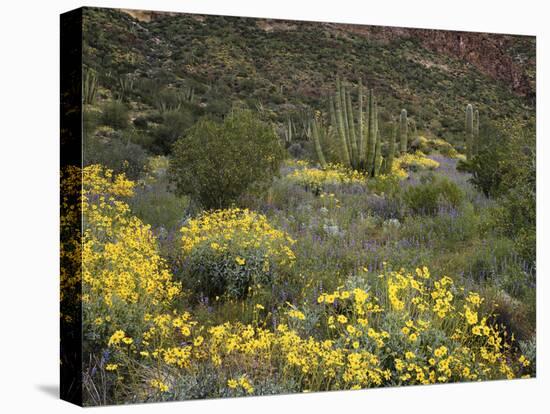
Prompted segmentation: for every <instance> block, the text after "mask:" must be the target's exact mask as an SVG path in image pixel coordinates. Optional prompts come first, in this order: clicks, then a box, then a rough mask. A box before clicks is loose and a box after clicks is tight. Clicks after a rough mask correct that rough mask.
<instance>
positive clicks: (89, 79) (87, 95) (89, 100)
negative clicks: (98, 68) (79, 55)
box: [82, 69, 98, 105]
mask: <svg viewBox="0 0 550 414" xmlns="http://www.w3.org/2000/svg"><path fill="white" fill-rule="evenodd" d="M97 84H98V82H97V75H96V73H95V71H94V70H92V69H84V76H83V82H82V100H83V102H84V104H88V105H91V104H93V103H94V102H95V98H96V95H97Z"/></svg>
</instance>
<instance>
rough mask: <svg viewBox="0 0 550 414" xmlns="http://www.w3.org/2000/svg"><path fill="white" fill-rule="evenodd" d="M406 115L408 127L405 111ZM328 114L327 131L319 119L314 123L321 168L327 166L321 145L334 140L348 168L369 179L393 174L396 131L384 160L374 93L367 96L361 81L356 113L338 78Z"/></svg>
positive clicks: (350, 97) (313, 129) (316, 148)
mask: <svg viewBox="0 0 550 414" xmlns="http://www.w3.org/2000/svg"><path fill="white" fill-rule="evenodd" d="M365 101H366V102H365ZM404 113H405V123H406V111H405V110H404ZM329 114H330V124H329V125H328V127H326V128H324V127H323V122H322V120H321V117H320V116H317V117H315V119H314V120H313V123H312V137H313V141H314V144H315V151H316V153H317V157H318V159H319V163H320V164H321V166H322V167H324V166H325V165H326V157H325V155H324V152H323V147H322V143H323V142H326V141H327V140H330V139H332V140H336V141H337V142H338V145H337V147H338V149H339V150H338V153H339V159H340V161H341V162H342V163H343V164H344V165H345V166H347V167H349V168H351V169H353V170H357V171H362V172H366V173H367V174H369V175H370V176H376V175H378V174H381V173H387V172H389V171H391V169H392V164H393V159H394V152H395V131H396V129H395V127H394V128H393V130H394V132H393V134H392V135H391V136H390V137H389V139H388V143H387V154H386V156H385V157H383V156H382V137H381V132H380V128H379V127H378V122H379V120H378V106H377V102H376V97H375V96H374V92H373V90H372V89H370V90H368V93H367V94H365V93H364V90H363V85H362V83H361V81H359V85H358V91H357V109H354V105H353V99H352V94H351V92H350V91H349V90H348V88H347V87H346V85H345V82H343V81H341V80H340V79H339V78H337V80H336V92H335V94H334V96H330V97H329ZM405 137H406V135H405ZM405 140H406V138H405ZM401 148H402V146H401ZM405 151H406V142H405Z"/></svg>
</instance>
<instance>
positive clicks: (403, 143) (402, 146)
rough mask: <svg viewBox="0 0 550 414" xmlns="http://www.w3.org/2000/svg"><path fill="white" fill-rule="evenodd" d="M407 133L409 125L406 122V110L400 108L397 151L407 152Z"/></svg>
mask: <svg viewBox="0 0 550 414" xmlns="http://www.w3.org/2000/svg"><path fill="white" fill-rule="evenodd" d="M408 135H409V125H408V122H407V110H406V109H402V110H401V115H400V117H399V152H401V154H404V153H405V152H407V141H408Z"/></svg>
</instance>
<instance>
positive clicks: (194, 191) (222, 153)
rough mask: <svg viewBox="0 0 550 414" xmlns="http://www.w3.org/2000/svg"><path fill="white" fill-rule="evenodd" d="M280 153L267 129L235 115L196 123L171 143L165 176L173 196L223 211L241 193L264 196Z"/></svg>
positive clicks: (252, 119)
mask: <svg viewBox="0 0 550 414" xmlns="http://www.w3.org/2000/svg"><path fill="white" fill-rule="evenodd" d="M283 154H284V150H283V148H282V147H281V145H280V144H279V141H278V138H277V135H276V134H275V131H274V130H273V128H272V127H271V126H270V125H268V124H266V123H264V122H262V121H261V120H259V119H258V118H257V117H256V116H255V115H254V114H253V113H252V112H250V111H239V112H235V113H233V114H231V115H229V116H228V117H227V118H226V119H225V120H224V121H223V123H218V122H215V121H212V120H210V119H202V120H200V121H198V122H197V123H196V124H195V125H194V126H193V127H192V128H191V129H190V130H189V131H188V133H187V135H186V136H185V137H184V138H181V139H180V140H178V141H177V142H176V144H175V145H174V151H173V156H172V160H171V163H170V175H171V178H172V181H173V182H174V183H175V184H176V192H177V193H179V194H186V195H189V196H191V198H192V199H193V200H194V201H196V202H198V203H199V204H201V205H202V207H204V208H206V209H216V208H225V207H228V206H230V205H231V204H232V203H233V202H235V201H236V200H237V198H238V197H239V196H240V195H242V194H243V193H244V192H254V193H261V192H263V191H264V190H265V189H266V187H267V185H269V183H270V182H271V180H272V178H273V176H274V175H275V174H277V173H278V171H279V167H280V165H281V161H282V160H283Z"/></svg>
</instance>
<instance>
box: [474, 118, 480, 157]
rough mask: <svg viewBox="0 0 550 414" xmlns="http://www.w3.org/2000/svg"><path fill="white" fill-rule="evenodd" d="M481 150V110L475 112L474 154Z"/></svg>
mask: <svg viewBox="0 0 550 414" xmlns="http://www.w3.org/2000/svg"><path fill="white" fill-rule="evenodd" d="M478 151H479V111H478V110H477V109H476V110H475V112H474V154H477V152H478Z"/></svg>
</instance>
